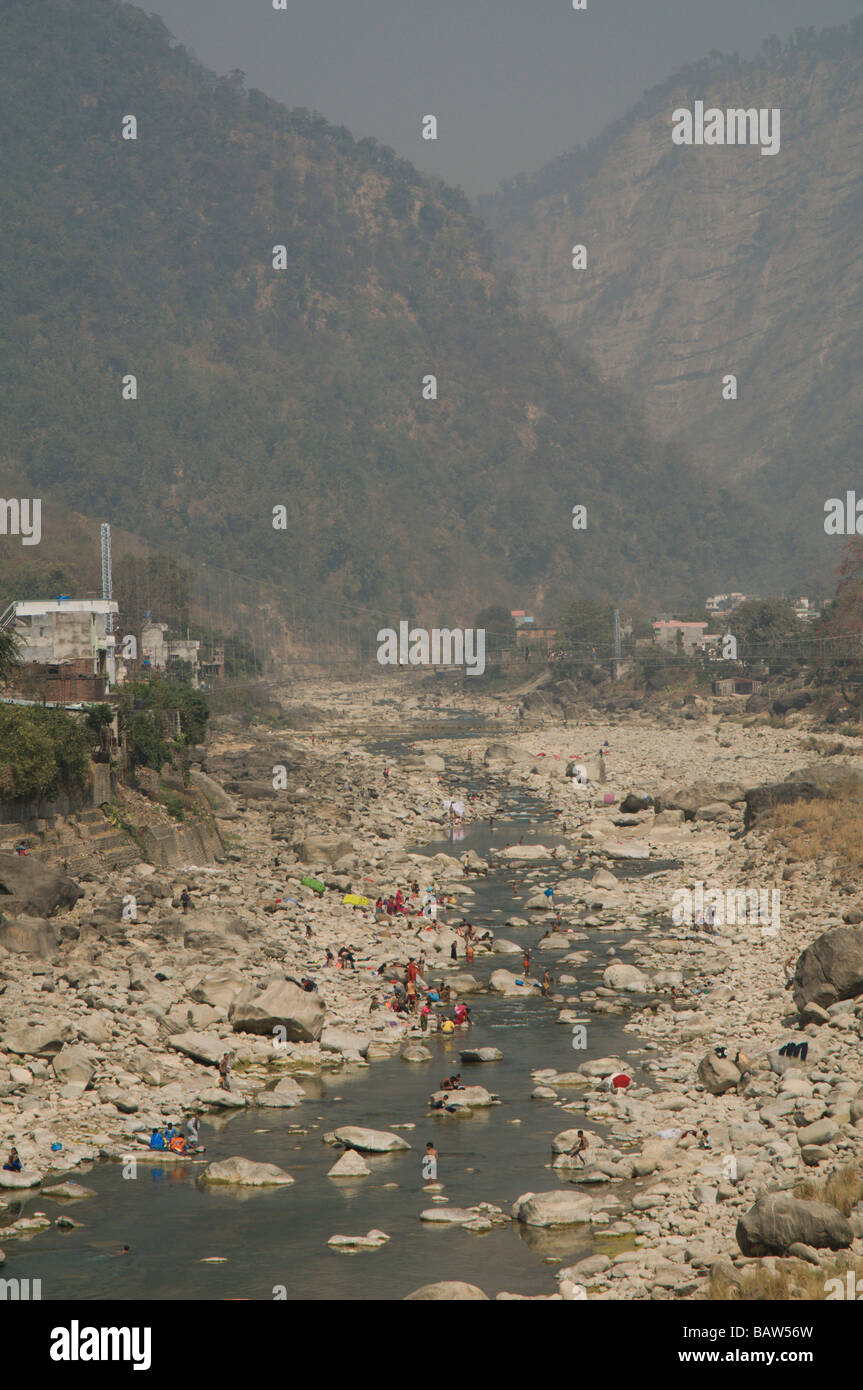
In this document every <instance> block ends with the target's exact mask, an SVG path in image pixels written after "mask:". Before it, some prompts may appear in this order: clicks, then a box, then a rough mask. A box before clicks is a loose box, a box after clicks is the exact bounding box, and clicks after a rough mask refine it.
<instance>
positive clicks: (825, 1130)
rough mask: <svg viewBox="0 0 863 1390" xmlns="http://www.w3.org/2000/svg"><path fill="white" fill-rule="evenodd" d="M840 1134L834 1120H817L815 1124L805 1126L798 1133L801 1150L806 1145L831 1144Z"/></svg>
mask: <svg viewBox="0 0 863 1390" xmlns="http://www.w3.org/2000/svg"><path fill="white" fill-rule="evenodd" d="M838 1133H839V1127H838V1126H837V1125H836V1123H835V1122H834V1121H833V1120H816V1121H815V1123H814V1124H811V1125H804V1126H803V1128H802V1129H798V1131H797V1142H798V1144H799V1145H800V1147H801V1149H802V1148H803V1146H804V1145H805V1144H829V1142H830V1140H831V1139H834V1138H835V1137H836V1135H837V1134H838Z"/></svg>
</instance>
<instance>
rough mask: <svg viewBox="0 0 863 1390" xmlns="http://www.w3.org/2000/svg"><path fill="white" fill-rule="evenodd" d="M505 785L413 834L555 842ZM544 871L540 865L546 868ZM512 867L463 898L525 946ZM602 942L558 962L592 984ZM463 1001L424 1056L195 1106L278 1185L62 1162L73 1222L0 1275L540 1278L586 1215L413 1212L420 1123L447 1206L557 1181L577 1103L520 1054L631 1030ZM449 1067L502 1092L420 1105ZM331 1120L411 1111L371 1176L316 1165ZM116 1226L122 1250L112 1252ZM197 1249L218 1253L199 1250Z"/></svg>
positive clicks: (390, 1121)
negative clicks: (244, 1105)
mask: <svg viewBox="0 0 863 1390" xmlns="http://www.w3.org/2000/svg"><path fill="white" fill-rule="evenodd" d="M504 796H505V797H506V803H505V805H503V806H502V808H501V809H502V812H503V814H504V817H505V818H504V819H502V820H501V821H499V822H498V821H496V823H495V827H494V830H493V831H489V827H488V824H487V823H485V824H482V825H476V826H468V827H466V828H465V832H464V837H463V838H461V839H459V840H457V841H456V842H455V843H452V842H451V841H449V840H447V839H443V840H441V841H440V842H438V843H435V844H431V845H428V846H426V847H425V852H426V853H428V854H435V853H437V852H439V851H440V850H444V851H446V852H447V853H450V854H459V853H462V852H463V851H464V850H465V849H468V848H475V849H476V850H477V851H478V852H479V853H480V854H483V853H485V852H486V850H487V849H488V847H489V844H491V845H494V846H496V847H503V846H504V845H505V844H507V843H513V842H514V841H516V840H518V839H519V838H520V837H522V836H523V837H524V841H525V843H526V844H529V843H531V841H537V840H540V841H542V842H543V843H545V844H553V843H561V842H562V839H561V837H560V836H559V835H557V834H555V826H554V822H553V818H552V817H548V816H547V815H546V814H545V813H544V812H543V810H542V808H541V807H539V806H538V805H537V804H536V803H535V802H533V801H532V800H531V799H530V798H526V797H517V796H516V795H515V794H514V793H511V792H509V791H508V790H507V791H505V792H504V791H503V789H502V799H503V797H504ZM531 867H536V866H531ZM558 873H559V870H557V869H556V868H555V866H550V870H549V875H548V879H547V881H548V883H553V881H554V877H555V876H556V874H558ZM517 877H518V874H517V871H516V870H514V869H513V868H507V869H506V870H505V871H503V872H497V873H494V874H491V875H489V877H488V878H487V879H476V878H472V879H471V885H472V886H473V887H474V889H475V898H474V899H473V900H472V903H471V908H470V910H469V911H467V915H468V916H469V917H470V919H471V920H472V921H473V922H474V924H475V925H476V926H478V927H479V926H482V925H491V926H492V927H493V928H494V929H495V931H496V932H498V934H500V935H504V936H506V937H508V938H509V939H511V940H515V941H517V943H518V944H519V945H528V946H533V944H534V943H535V942H536V941H537V940H538V939H539V937H540V936H541V935H542V934H543V932H544V930H545V927H544V926H542V925H540V924H539V923H538V922H537V923H536V924H534V923H531V925H530V926H528V927H521V928H504V927H503V923H504V921H505V920H506V918H507V917H508V916H510V915H512V914H514V913H516V914H518V915H527V914H524V913H523V910H522V904H523V900H524V897H525V896H526V893H525V890H524V889H521V890H520V891H519V894H518V897H514V896H513V891H512V880H513V879H514V878H517ZM529 891H536V889H535V887H533V888H530V889H529ZM611 942H614V944H615V946H616V947H617V948H618V949H619V946H620V937H619V936H618V937H617V939H616V940H615V938H614V934H613V933H608V934H605V933H603V932H601V931H591V933H590V941H589V942H587V943H586V942H584V941H577V942H575V943H574V949H582V948H584V947H585V945H589V946H590V947H591V949H593V950H594V951H595V952H596V959H595V961H592V962H590V963H588V965H586V966H581V967H575V966H565V967H562V968H563V969H564V970H565V971H566V972H567V973H569V974H572V975H575V976H577V977H578V979H579V981H580V982H583V983H584V984H587V983H588V982H589V983H590V984H593V983H594V982H595V980H596V978H597V975H598V973H599V972H601V970H602V968H603V966H604V965H605V964H606V963H607V961H606V956H605V946H606V945H607V944H609V943H611ZM557 956H558V953H557V952H537V953H536V956H535V957H534V967H533V968H534V973H537V972H539V973H541V970H542V969H544V967H545V964H546V963H548V965H549V966H550V968H551V970H552V973H553V974H557V973H558V970H559V969H560V968H561V967H559V966H558V965H557V963H556V962H557ZM624 958H625V957H624ZM516 963H517V964H516ZM520 964H521V962H520V959H519V957H517V956H510V957H507V956H500V955H496V956H483V955H482V954H477V958H476V961H475V964H474V966H473V967H472V969H473V972H474V973H475V974H476V975H477V976H478V978H480V979H482V980H486V979H487V978H488V976H489V974H490V973H491V971H492V970H493V969H497V968H499V967H504V968H507V969H514V968H518V967H520ZM463 966H464V962H463V961H461V962H460V968H463ZM430 973H434V972H430ZM562 992H563V993H567V994H572V993H575V992H576V986H572V985H571V986H568V987H566V986H564V987H563V988H562ZM471 1006H472V1010H473V1015H474V1019H475V1024H474V1026H473V1027H472V1028H471V1029H470V1030H469V1031H468V1030H461V1029H460V1030H458V1032H457V1033H456V1034H455V1035H453V1036H451V1037H449V1038H445V1037H441V1036H436V1035H431V1036H430V1037H427V1038H424V1039H423V1041H424V1042H426V1043H427V1045H428V1046H429V1047H430V1049H431V1050H432V1052H433V1053H434V1060H433V1061H431V1062H426V1063H422V1064H408V1063H405V1062H403V1061H402V1060H401V1059H400V1058H399V1057H394V1058H391V1059H388V1060H386V1061H376V1062H373V1063H372V1064H371V1065H370V1066H368V1067H352V1068H346V1069H342V1070H341V1071H340V1072H339V1073H329V1074H327V1073H325V1074H324V1075H323V1076H320V1077H316V1078H306V1077H303V1078H301V1079H302V1081H303V1084H304V1085H306V1087H307V1088H309V1089H310V1090H311V1092H312V1095H313V1097H314V1098H313V1099H310V1100H309V1101H308V1102H306V1103H304V1104H303V1105H302V1106H300V1107H299V1108H296V1109H293V1110H250V1111H247V1112H242V1113H239V1114H234V1115H232V1116H231V1117H230V1118H229V1119H226V1120H215V1121H211V1120H209V1119H207V1120H205V1121H204V1122H203V1123H202V1125H201V1139H202V1142H204V1143H205V1144H206V1149H207V1156H206V1160H205V1162H209V1161H212V1160H216V1159H220V1158H226V1157H229V1156H231V1155H233V1154H242V1155H243V1156H245V1157H247V1158H250V1159H255V1160H260V1161H266V1162H271V1163H277V1164H279V1165H280V1166H282V1167H284V1168H286V1169H287V1170H288V1171H289V1172H290V1173H291V1174H292V1176H293V1177H294V1178H295V1179H296V1182H295V1184H294V1185H293V1186H292V1187H289V1188H283V1189H276V1190H273V1191H263V1192H251V1193H244V1194H240V1193H237V1194H234V1193H231V1192H225V1191H218V1192H213V1191H207V1190H202V1189H200V1188H199V1187H197V1186H196V1177H197V1176H198V1175H199V1174H200V1172H201V1170H202V1167H203V1163H201V1164H191V1163H188V1164H185V1165H182V1166H181V1165H179V1164H174V1165H173V1166H168V1165H164V1166H160V1165H159V1163H158V1161H152V1162H150V1161H141V1160H140V1159H139V1160H138V1164H137V1176H136V1177H135V1178H134V1179H132V1178H124V1177H123V1168H122V1166H121V1165H120V1164H118V1163H101V1164H97V1165H95V1166H93V1167H92V1168H90V1169H89V1170H77V1171H76V1172H75V1173H73V1174H71V1176H73V1177H75V1178H76V1179H78V1180H79V1181H81V1182H84V1183H86V1184H87V1186H89V1187H92V1188H95V1190H96V1192H97V1193H98V1196H97V1197H95V1198H92V1199H89V1200H86V1201H82V1202H77V1203H74V1204H69V1203H67V1204H65V1210H66V1211H68V1212H69V1214H70V1215H72V1216H73V1217H74V1218H75V1219H76V1220H78V1221H80V1222H82V1223H83V1224H82V1227H81V1229H77V1230H74V1231H71V1232H69V1233H67V1234H63V1233H61V1232H60V1231H59V1230H58V1229H57V1228H56V1227H52V1228H51V1229H50V1230H46V1231H45V1233H43V1234H40V1235H38V1236H36V1237H35V1238H33V1239H32V1240H30V1241H28V1242H22V1241H9V1242H8V1243H6V1247H5V1248H6V1253H7V1264H6V1266H5V1268H4V1271H3V1272H4V1275H6V1277H9V1278H11V1277H17V1278H19V1279H21V1278H30V1279H41V1281H42V1297H43V1299H73V1298H74V1299H107V1298H120V1299H140V1298H144V1299H177V1298H181V1299H209V1298H215V1299H237V1298H239V1299H272V1298H274V1297H275V1296H276V1295H275V1293H274V1290H277V1289H279V1290H281V1289H283V1290H284V1295H286V1296H287V1298H288V1299H376V1298H378V1299H399V1298H403V1297H404V1295H405V1294H407V1293H409V1292H410V1291H411V1289H414V1288H416V1287H418V1286H419V1285H420V1284H424V1283H430V1282H433V1281H436V1280H442V1279H462V1280H467V1281H468V1282H471V1283H476V1284H479V1285H480V1287H481V1288H483V1289H484V1290H485V1292H486V1293H487V1294H489V1295H490V1296H492V1297H493V1296H494V1294H495V1293H497V1292H500V1291H502V1290H509V1291H511V1292H518V1293H525V1294H530V1293H552V1292H554V1291H555V1287H556V1286H555V1282H554V1270H553V1266H552V1265H551V1264H550V1263H549V1261H550V1260H552V1259H554V1261H555V1263H556V1262H557V1260H558V1259H560V1258H562V1259H563V1260H564V1261H565V1262H567V1263H569V1262H571V1260H572V1259H573V1258H577V1257H579V1256H580V1255H582V1254H587V1253H590V1251H591V1250H592V1249H593V1248H596V1247H594V1246H593V1245H592V1243H591V1237H590V1235H589V1233H585V1232H584V1230H583V1229H580V1228H575V1230H570V1231H568V1232H567V1231H562V1232H561V1231H558V1232H556V1233H554V1234H552V1233H550V1232H540V1231H537V1230H531V1229H529V1228H525V1227H523V1226H521V1225H520V1224H519V1223H516V1222H511V1223H509V1224H508V1225H507V1226H506V1227H501V1228H499V1229H498V1228H496V1229H495V1230H493V1231H492V1232H490V1233H488V1234H486V1235H478V1234H473V1233H470V1232H465V1231H462V1230H460V1229H458V1228H454V1229H453V1228H446V1227H444V1228H439V1227H430V1226H429V1225H428V1224H427V1223H424V1222H421V1221H420V1220H419V1214H420V1212H421V1211H423V1210H424V1209H426V1208H427V1207H430V1206H432V1205H433V1203H432V1202H431V1197H430V1194H429V1193H427V1192H424V1191H423V1187H424V1181H423V1177H422V1164H421V1155H422V1153H423V1151H424V1148H425V1144H426V1141H427V1140H432V1141H433V1142H434V1143H435V1145H436V1147H437V1148H438V1150H439V1152H440V1161H439V1172H438V1178H439V1180H440V1181H441V1182H442V1183H443V1184H444V1195H445V1196H446V1198H447V1204H448V1205H452V1206H471V1205H474V1204H475V1203H477V1202H480V1201H487V1202H493V1203H495V1204H496V1205H499V1206H502V1207H503V1208H504V1209H505V1210H507V1211H508V1209H509V1205H510V1204H511V1203H512V1201H513V1200H514V1199H515V1198H516V1197H517V1196H519V1194H521V1193H523V1192H525V1191H531V1190H532V1191H546V1190H550V1189H552V1188H554V1187H557V1186H559V1185H560V1183H559V1180H558V1178H557V1177H556V1176H555V1174H554V1173H553V1171H552V1169H551V1168H550V1166H549V1165H550V1160H551V1141H552V1138H553V1137H554V1135H555V1134H557V1133H559V1132H560V1131H561V1130H562V1129H567V1128H571V1127H577V1123H578V1116H577V1115H574V1114H570V1113H568V1112H566V1111H563V1110H561V1108H560V1107H559V1106H555V1105H553V1104H552V1103H550V1102H548V1101H534V1100H531V1099H530V1094H531V1091H532V1090H533V1088H534V1082H533V1080H532V1078H531V1075H530V1073H531V1069H532V1068H535V1067H557V1068H559V1069H567V1070H571V1069H574V1068H575V1067H576V1066H577V1065H578V1063H579V1062H580V1061H583V1060H584V1059H585V1057H586V1056H595V1057H596V1056H602V1055H606V1054H615V1053H617V1054H618V1055H621V1056H624V1055H625V1054H626V1052H627V1051H630V1050H632V1049H637V1048H638V1039H637V1037H636V1036H635V1035H633V1034H627V1033H624V1032H623V1031H622V1024H623V1022H624V1020H623V1019H622V1018H609V1019H601V1018H598V1017H596V1016H591V1021H590V1024H589V1050H588V1051H587V1053H585V1052H580V1053H579V1052H574V1051H573V1049H572V1036H571V1029H570V1028H569V1027H567V1026H564V1025H561V1024H559V1023H557V1022H556V1019H557V1013H558V1008H559V1007H560V1006H559V1005H556V1004H555V1003H554V1002H552V1001H551V1000H543V999H524V1000H522V999H515V1000H505V999H501V998H500V997H499V996H495V995H485V994H483V995H477V996H475V997H474V998H473V999H472V1000H471ZM460 1034H461V1036H460ZM483 1044H487V1045H494V1046H496V1047H499V1048H500V1050H501V1051H502V1052H503V1054H504V1055H503V1060H502V1061H500V1062H494V1063H487V1064H483V1065H478V1066H463V1067H460V1066H459V1058H458V1054H459V1051H460V1049H461V1048H463V1047H466V1046H482V1045H483ZM459 1069H461V1070H462V1072H463V1079H464V1080H465V1081H466V1082H479V1083H480V1084H482V1085H484V1086H486V1087H487V1088H488V1089H489V1090H490V1091H492V1092H494V1093H495V1094H497V1095H499V1096H500V1097H501V1101H502V1104H500V1105H498V1106H495V1107H493V1108H492V1109H491V1110H489V1111H485V1112H479V1113H475V1114H474V1115H473V1116H471V1117H470V1118H467V1117H459V1116H456V1115H449V1114H439V1115H438V1114H435V1115H433V1116H432V1115H430V1114H429V1112H428V1103H427V1102H428V1096H429V1093H430V1092H431V1091H432V1090H434V1089H436V1087H437V1085H438V1081H439V1078H440V1077H441V1076H443V1075H446V1074H447V1073H449V1072H451V1071H454V1070H459ZM575 1094H576V1093H574V1092H573V1093H568V1098H570V1099H574V1098H575ZM345 1124H362V1125H367V1126H370V1127H372V1128H379V1129H389V1128H390V1127H391V1126H392V1125H394V1124H412V1125H413V1126H414V1128H413V1129H408V1130H399V1131H398V1132H399V1133H400V1134H401V1135H402V1136H403V1137H404V1138H405V1139H407V1140H408V1142H409V1143H410V1144H411V1145H412V1148H411V1151H410V1152H409V1153H400V1154H396V1155H392V1156H378V1157H374V1156H372V1157H371V1158H370V1159H368V1162H369V1164H370V1166H371V1168H372V1175H371V1176H370V1177H366V1178H361V1179H358V1180H356V1181H354V1182H344V1181H338V1182H337V1181H333V1180H332V1179H330V1178H328V1177H327V1175H326V1174H327V1170H328V1169H329V1168H330V1167H331V1166H332V1164H333V1163H334V1162H335V1159H336V1158H337V1156H338V1153H339V1150H338V1149H333V1148H331V1147H330V1146H329V1145H325V1144H323V1143H322V1142H321V1138H322V1135H323V1134H325V1133H326V1132H327V1131H328V1130H331V1129H334V1128H336V1127H337V1126H339V1125H345ZM302 1131H305V1132H302ZM605 1190H606V1191H608V1189H605ZM60 1209H61V1208H60V1205H59V1204H58V1203H57V1202H55V1201H51V1200H49V1199H47V1198H46V1197H44V1196H40V1195H38V1194H36V1195H35V1196H34V1197H32V1198H31V1199H29V1200H28V1201H27V1202H26V1203H25V1205H24V1210H25V1211H26V1213H27V1214H28V1215H29V1214H31V1213H33V1212H35V1211H44V1212H45V1213H46V1214H48V1215H49V1216H51V1217H52V1218H53V1217H55V1216H56V1215H57V1214H58V1213H59V1211H60ZM16 1214H17V1213H16ZM371 1228H378V1229H380V1230H382V1231H385V1232H386V1233H387V1234H388V1235H389V1236H390V1237H391V1239H390V1241H389V1243H388V1244H387V1245H385V1246H383V1247H382V1248H380V1249H378V1250H374V1251H365V1252H362V1253H359V1254H353V1255H346V1254H341V1253H337V1252H335V1251H333V1250H331V1249H330V1248H329V1247H328V1245H327V1240H328V1238H329V1237H330V1236H332V1235H334V1234H336V1233H343V1234H348V1235H358V1234H365V1233H366V1232H367V1231H368V1230H370V1229H371ZM599 1239H600V1240H601V1237H600V1238H599ZM0 1242H2V1231H0ZM124 1244H128V1245H129V1246H130V1247H131V1253H130V1254H129V1255H125V1256H120V1255H117V1253H116V1252H118V1251H119V1250H120V1248H121V1246H122V1245H124ZM213 1257H218V1259H219V1260H221V1261H224V1262H220V1263H209V1262H206V1261H210V1260H212V1258H213ZM284 1295H282V1296H284Z"/></svg>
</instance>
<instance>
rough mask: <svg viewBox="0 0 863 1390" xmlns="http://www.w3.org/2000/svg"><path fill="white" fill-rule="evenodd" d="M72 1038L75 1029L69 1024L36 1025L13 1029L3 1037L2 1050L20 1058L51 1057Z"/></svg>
mask: <svg viewBox="0 0 863 1390" xmlns="http://www.w3.org/2000/svg"><path fill="white" fill-rule="evenodd" d="M74 1037H75V1029H74V1028H73V1027H72V1025H71V1024H70V1023H56V1024H48V1023H37V1024H35V1025H33V1026H32V1027H29V1028H28V1027H26V1026H25V1027H22V1028H13V1029H12V1030H11V1031H10V1032H9V1033H7V1034H6V1036H5V1037H4V1039H3V1048H4V1050H5V1051H6V1052H17V1053H18V1054H19V1056H21V1057H53V1056H54V1054H55V1053H56V1052H59V1051H60V1049H61V1048H62V1047H63V1045H64V1044H65V1043H67V1042H71V1041H72V1040H73V1039H74Z"/></svg>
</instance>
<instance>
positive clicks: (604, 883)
mask: <svg viewBox="0 0 863 1390" xmlns="http://www.w3.org/2000/svg"><path fill="white" fill-rule="evenodd" d="M590 882H591V884H592V885H593V887H594V888H619V887H620V879H619V878H615V876H614V874H613V873H611V872H610V870H608V869H597V871H596V873H595V874H594V875H593V878H592V879H591V880H590Z"/></svg>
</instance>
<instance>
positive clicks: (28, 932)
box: [0, 913, 60, 960]
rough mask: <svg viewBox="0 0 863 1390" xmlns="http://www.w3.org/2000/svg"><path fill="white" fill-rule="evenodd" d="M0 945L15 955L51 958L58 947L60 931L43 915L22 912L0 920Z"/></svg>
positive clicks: (42, 958)
mask: <svg viewBox="0 0 863 1390" xmlns="http://www.w3.org/2000/svg"><path fill="white" fill-rule="evenodd" d="M0 946H4V947H5V948H6V950H7V951H12V952H13V954H15V955H19V954H20V955H24V956H39V958H40V959H41V960H53V958H54V956H56V954H57V951H58V950H59V948H60V933H59V932H58V930H57V928H56V927H54V926H52V925H51V923H50V922H48V921H47V920H46V919H45V918H44V917H28V916H26V914H24V913H22V914H21V916H20V917H13V918H12V919H11V921H9V922H0Z"/></svg>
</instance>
